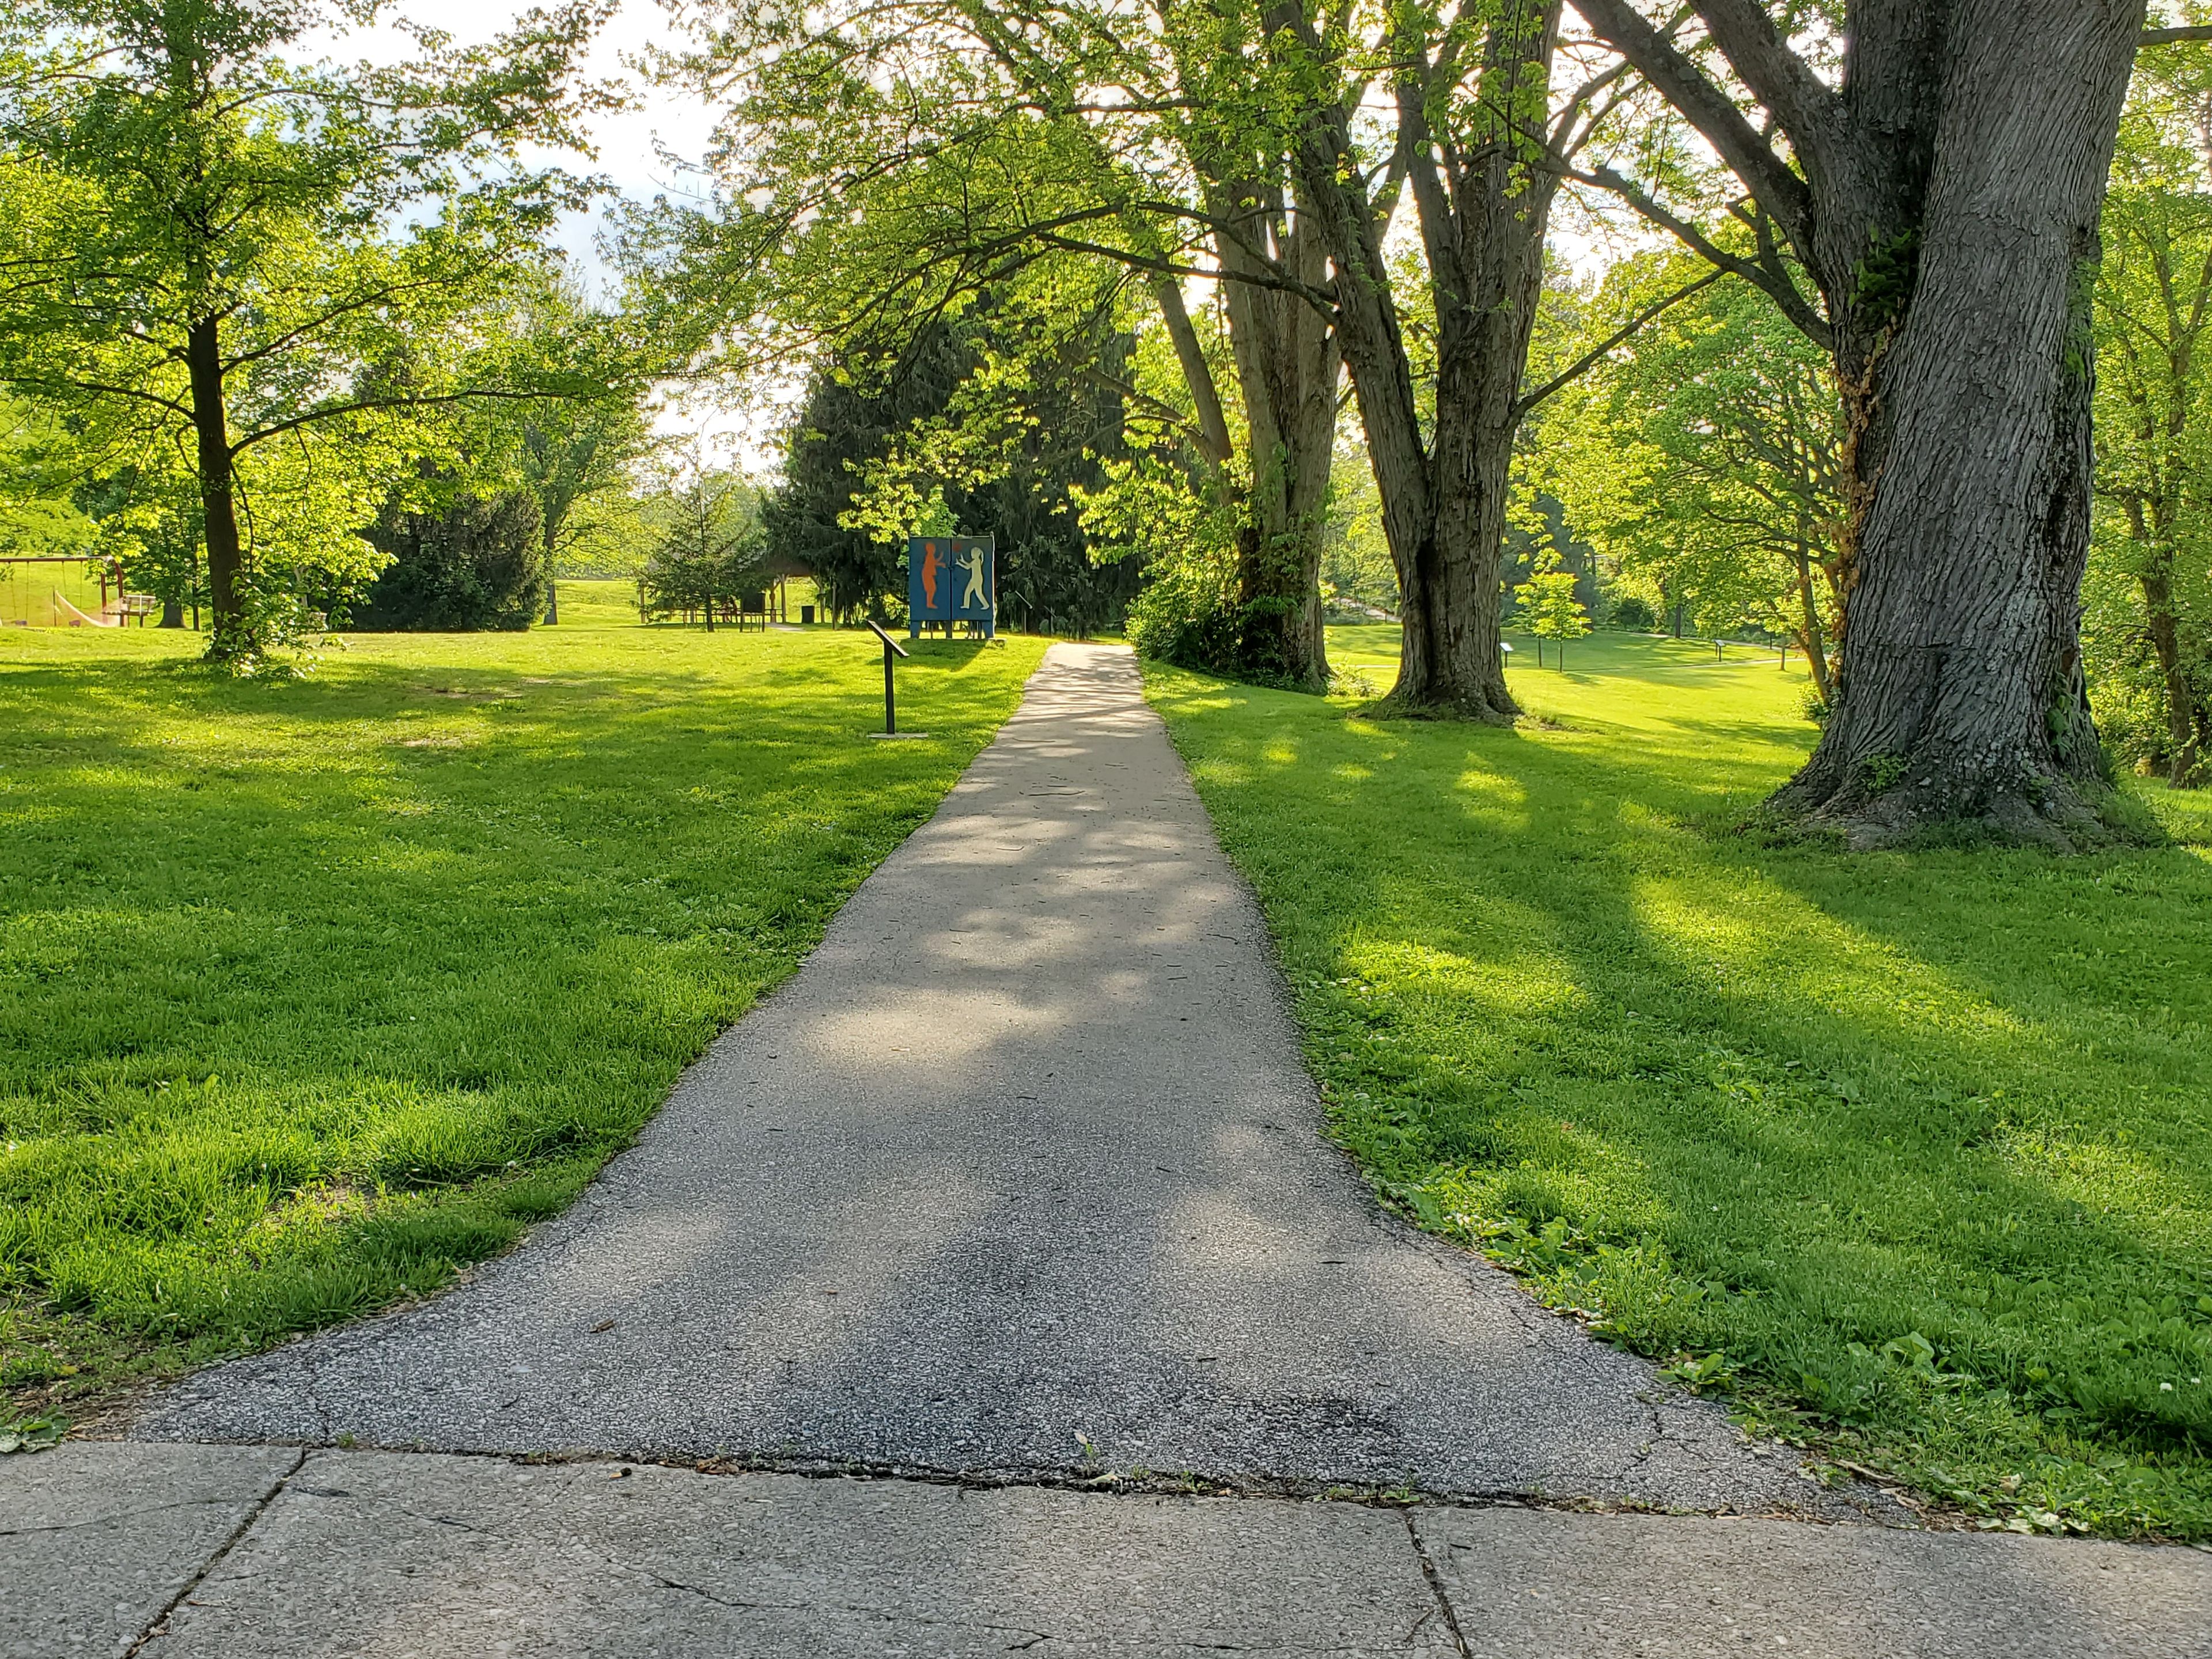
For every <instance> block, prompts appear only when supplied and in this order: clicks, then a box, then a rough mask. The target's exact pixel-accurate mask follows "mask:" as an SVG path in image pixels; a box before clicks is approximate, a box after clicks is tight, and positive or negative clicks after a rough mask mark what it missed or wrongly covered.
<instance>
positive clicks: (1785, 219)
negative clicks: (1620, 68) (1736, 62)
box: [1575, 0, 1818, 252]
mask: <svg viewBox="0 0 2212 1659" xmlns="http://www.w3.org/2000/svg"><path fill="white" fill-rule="evenodd" d="M1575 9H1576V10H1577V11H1578V12H1580V13H1581V14H1582V15H1583V21H1584V22H1586V23H1588V24H1589V26H1590V32H1591V33H1594V34H1595V35H1596V36H1597V37H1598V39H1599V40H1602V41H1604V42H1605V43H1606V45H1607V46H1611V47H1612V48H1613V50H1614V51H1615V52H1619V53H1620V55H1621V56H1622V57H1623V58H1626V59H1627V60H1628V61H1629V62H1630V63H1632V64H1635V65H1636V68H1637V70H1638V73H1639V74H1641V75H1642V76H1644V79H1645V80H1647V81H1649V82H1651V84H1652V85H1653V86H1654V87H1656V88H1658V90H1659V91H1660V93H1661V94H1662V95H1663V96H1664V97H1665V98H1666V100H1667V101H1668V103H1670V104H1672V105H1674V107H1675V108H1676V109H1678V110H1680V112H1682V115H1683V118H1685V119H1686V120H1687V121H1688V122H1689V123H1690V125H1692V126H1693V127H1695V128H1696V129H1697V130H1698V131H1699V132H1700V133H1701V134H1703V135H1704V137H1705V141H1706V142H1707V143H1710V144H1711V145H1712V147H1713V148H1714V149H1716V150H1717V151H1718V152H1719V153H1720V157H1721V160H1722V161H1724V162H1726V163H1727V164H1728V167H1729V171H1730V172H1731V173H1735V176H1736V177H1737V178H1739V179H1741V180H1743V184H1744V188H1745V189H1747V190H1748V191H1751V193H1752V194H1753V195H1754V196H1756V197H1759V200H1760V201H1761V202H1762V203H1764V204H1765V207H1766V210H1767V211H1768V212H1769V213H1770V214H1771V215H1772V216H1774V218H1775V219H1776V220H1777V221H1778V222H1779V223H1780V224H1781V226H1782V228H1783V234H1784V235H1786V236H1788V237H1789V238H1790V240H1791V241H1792V242H1795V243H1796V245H1797V246H1798V248H1799V250H1800V251H1801V252H1802V251H1803V250H1804V248H1805V246H1806V244H1807V243H1808V240H1810V237H1811V232H1812V207H1813V204H1812V192H1811V191H1809V190H1808V188H1807V186H1806V184H1805V181H1804V180H1803V179H1801V178H1799V177H1798V176H1797V174H1796V171H1795V170H1794V169H1792V168H1791V167H1790V165H1789V163H1787V162H1786V161H1784V160H1783V159H1782V158H1781V157H1780V156H1778V155H1776V154H1775V153H1774V151H1773V149H1772V148H1771V146H1770V145H1769V144H1768V143H1766V141H1765V139H1764V138H1762V137H1760V136H1759V131H1758V129H1757V128H1755V127H1753V125H1751V123H1750V122H1749V121H1747V119H1745V118H1744V114H1743V112H1742V111H1741V110H1739V109H1738V108H1737V107H1736V106H1735V100H1734V99H1732V98H1730V97H1729V95H1728V94H1727V93H1725V92H1723V91H1722V90H1721V88H1719V87H1717V86H1716V85H1715V84H1714V83H1713V82H1712V81H1711V79H1709V78H1708V77H1707V76H1706V75H1705V71H1704V70H1701V69H1699V67H1698V66H1697V64H1694V63H1693V62H1692V61H1691V59H1690V58H1689V57H1688V55H1687V54H1686V53H1685V52H1682V51H1681V50H1680V48H1679V47H1677V46H1675V45H1674V43H1673V42H1672V41H1670V40H1668V39H1667V38H1666V37H1665V36H1664V35H1662V34H1661V33H1659V31H1658V30H1657V29H1656V28H1654V27H1652V26H1651V23H1650V20H1649V19H1647V18H1646V17H1644V15H1643V14H1642V13H1641V12H1639V11H1638V10H1637V9H1636V8H1635V7H1634V6H1632V5H1631V4H1630V3H1629V0H1576V4H1575ZM1711 9H1717V8H1715V7H1711V6H1706V7H1700V8H1699V12H1700V15H1704V14H1705V12H1707V11H1709V10H1711ZM1706 26H1707V27H1708V28H1711V27H1712V24H1711V19H1710V18H1707V23H1706ZM1723 49H1725V48H1723ZM1731 61H1732V62H1733V59H1731ZM1739 72H1741V71H1739ZM1808 72H1809V71H1808ZM1778 113H1779V112H1778ZM1785 125H1786V124H1785ZM1791 137H1793V138H1795V137H1796V133H1794V132H1793V133H1792V134H1791ZM1816 142H1818V140H1816ZM1669 228H1672V227H1669ZM1677 234H1680V233H1677Z"/></svg>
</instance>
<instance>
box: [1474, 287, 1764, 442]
mask: <svg viewBox="0 0 2212 1659" xmlns="http://www.w3.org/2000/svg"><path fill="white" fill-rule="evenodd" d="M1729 274H1730V273H1729V272H1728V271H1725V270H1721V269H1719V268H1718V267H1717V266H1716V267H1715V268H1714V269H1713V270H1709V271H1707V272H1706V273H1705V275H1704V276H1700V277H1699V278H1698V280H1697V281H1696V282H1694V283H1691V284H1690V285H1689V286H1688V287H1687V288H1683V289H1676V290H1675V291H1674V293H1672V294H1670V295H1668V296H1667V297H1666V298H1665V299H1663V300H1662V301H1659V302H1658V303H1657V304H1656V305H1649V306H1646V307H1644V309H1643V310H1641V311H1639V312H1638V313H1636V315H1634V316H1633V317H1632V318H1630V319H1628V321H1627V322H1626V323H1625V324H1623V325H1621V326H1620V327H1619V328H1617V329H1615V330H1613V332H1612V333H1610V334H1608V335H1607V336H1606V337H1605V338H1604V339H1603V340H1602V341H1601V342H1600V343H1598V344H1597V345H1596V346H1595V347H1593V348H1592V349H1589V350H1588V351H1585V352H1584V353H1583V355H1582V356H1579V357H1577V358H1576V359H1575V360H1574V362H1571V363H1569V364H1568V365H1567V366H1566V368H1564V369H1562V370H1560V372H1559V374H1554V375H1553V377H1552V378H1551V379H1550V380H1547V381H1545V382H1544V384H1543V385H1541V386H1538V387H1537V388H1536V389H1535V390H1534V392H1523V393H1522V395H1521V396H1520V397H1519V398H1516V400H1515V401H1514V404H1513V418H1514V420H1515V422H1516V423H1517V422H1520V421H1521V420H1522V419H1523V418H1524V417H1525V416H1527V415H1528V411H1529V410H1532V409H1534V408H1535V406H1536V405H1537V404H1541V403H1542V402H1543V401H1544V399H1545V398H1548V397H1550V396H1551V395H1552V394H1553V392H1557V391H1558V390H1559V388H1560V387H1561V386H1565V385H1566V384H1567V382H1568V381H1570V380H1574V379H1575V378H1576V377H1577V376H1578V375H1581V374H1585V373H1587V372H1588V371H1589V369H1590V368H1591V367H1592V366H1593V365H1595V363H1596V362H1598V360H1599V359H1600V358H1601V357H1603V356H1606V355H1607V353H1608V352H1610V351H1611V350H1612V349H1613V347H1615V346H1617V345H1619V344H1620V343H1621V342H1622V341H1623V340H1626V338H1627V337H1629V336H1630V335H1632V334H1633V333H1635V332H1636V331H1637V330H1638V329H1639V328H1642V327H1643V326H1644V324H1646V323H1648V322H1650V320H1651V319H1653V318H1654V317H1656V316H1658V315H1659V314H1660V313H1662V312H1664V311H1668V310H1670V309H1671V308H1673V307H1675V306H1678V305H1680V304H1681V302H1682V301H1685V300H1686V299H1688V298H1689V297H1690V296H1691V295H1692V294H1695V293H1697V292H1699V290H1700V289H1708V288H1711V286H1712V285H1713V284H1714V283H1717V282H1718V281H1720V279H1721V278H1722V277H1723V276H1729Z"/></svg>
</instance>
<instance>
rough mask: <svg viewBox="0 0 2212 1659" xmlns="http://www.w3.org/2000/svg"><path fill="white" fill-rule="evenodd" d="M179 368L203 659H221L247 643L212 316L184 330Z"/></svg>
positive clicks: (217, 335) (217, 329) (245, 649)
mask: <svg viewBox="0 0 2212 1659" xmlns="http://www.w3.org/2000/svg"><path fill="white" fill-rule="evenodd" d="M185 372H186V374H187V375H188V376H189V378H190V380H191V394H192V435H193V438H194V440H195V441H196V443H197V450H198V461H199V485H200V511H201V513H202V514H203V517H204V526H203V529H202V535H203V537H204V539H205V541H206V544H207V555H208V599H209V603H210V606H211V607H212V609H213V610H214V612H215V615H214V618H213V620H214V624H215V627H214V637H213V638H212V639H211V640H210V641H209V644H208V655H209V656H210V657H211V658H214V659H217V660H222V659H228V658H232V657H238V656H241V655H244V654H246V653H250V652H251V651H252V644H253V642H252V639H251V638H250V637H249V632H248V629H247V627H246V610H245V606H244V605H243V603H242V602H241V601H242V599H243V598H244V596H243V594H242V593H241V592H240V580H239V579H240V574H241V570H240V567H241V564H242V562H243V549H242V548H241V546H240V542H239V536H238V508H237V504H236V501H235V500H234V493H233V489H232V478H233V473H234V462H235V459H236V458H235V457H234V455H233V453H232V451H231V445H230V419H229V411H228V407H227V406H226V404H225V403H224V400H223V373H222V325H221V324H220V323H219V322H218V321H217V320H216V319H215V318H212V317H208V318H203V319H200V320H199V321H197V322H196V323H194V324H192V325H191V328H190V329H189V330H187V331H186V332H185Z"/></svg>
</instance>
